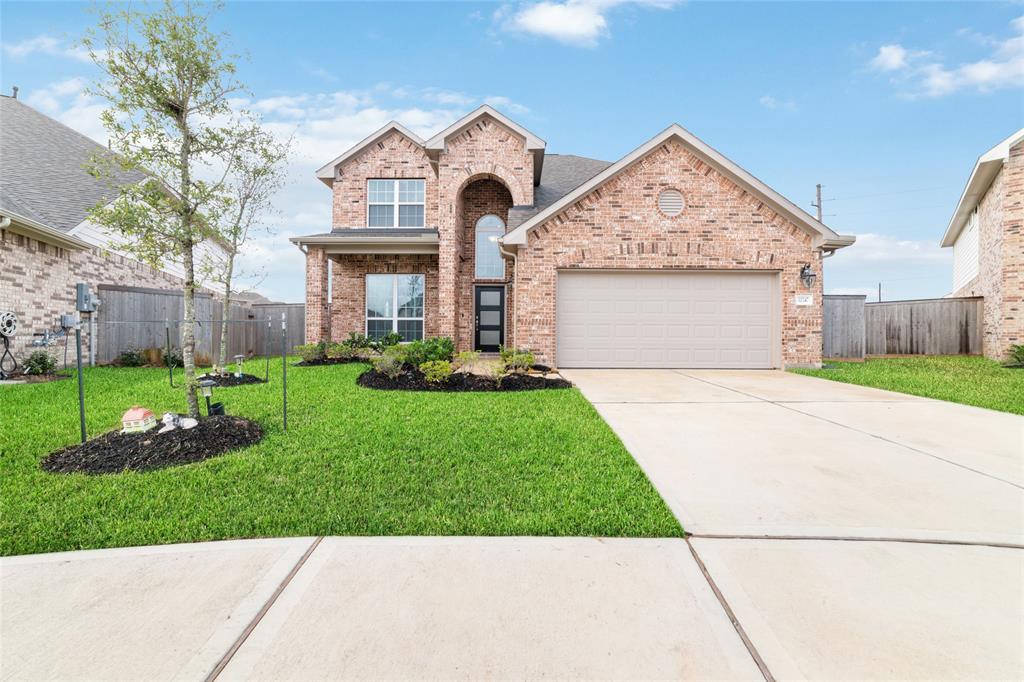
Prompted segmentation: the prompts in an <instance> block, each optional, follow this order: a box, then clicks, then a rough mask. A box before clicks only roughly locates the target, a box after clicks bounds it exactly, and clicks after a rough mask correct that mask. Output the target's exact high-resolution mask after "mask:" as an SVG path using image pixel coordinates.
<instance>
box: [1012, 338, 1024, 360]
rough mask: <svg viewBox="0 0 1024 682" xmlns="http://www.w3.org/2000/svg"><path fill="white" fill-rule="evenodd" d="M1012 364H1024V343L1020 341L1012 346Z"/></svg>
mask: <svg viewBox="0 0 1024 682" xmlns="http://www.w3.org/2000/svg"><path fill="white" fill-rule="evenodd" d="M1009 357H1010V364H1012V365H1024V344H1021V343H1018V344H1014V345H1012V346H1010V353H1009Z"/></svg>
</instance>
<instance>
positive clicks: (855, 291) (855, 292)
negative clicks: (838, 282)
mask: <svg viewBox="0 0 1024 682" xmlns="http://www.w3.org/2000/svg"><path fill="white" fill-rule="evenodd" d="M825 293H826V294H827V295H838V296H866V297H867V299H868V300H869V301H872V300H874V298H873V297H875V296H877V295H878V289H872V288H871V287H828V291H826V292H825Z"/></svg>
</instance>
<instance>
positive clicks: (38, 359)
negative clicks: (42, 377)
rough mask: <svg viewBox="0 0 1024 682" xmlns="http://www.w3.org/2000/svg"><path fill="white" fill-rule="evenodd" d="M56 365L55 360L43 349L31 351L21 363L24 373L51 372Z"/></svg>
mask: <svg viewBox="0 0 1024 682" xmlns="http://www.w3.org/2000/svg"><path fill="white" fill-rule="evenodd" d="M56 366H57V362H56V361H55V360H54V359H53V358H52V357H50V354H49V353H47V352H46V351H45V350H37V351H32V354H31V355H29V356H28V358H27V359H26V360H25V362H24V363H22V368H23V369H24V370H25V374H53V369H54V368H55V367H56Z"/></svg>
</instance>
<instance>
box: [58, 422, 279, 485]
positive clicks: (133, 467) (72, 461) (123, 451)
mask: <svg viewBox="0 0 1024 682" xmlns="http://www.w3.org/2000/svg"><path fill="white" fill-rule="evenodd" d="M159 426H160V425H159V424H157V426H156V427H154V428H153V429H151V430H150V431H147V432H145V433H124V434H123V433H120V432H119V431H111V432H110V433H106V434H104V435H102V436H99V437H98V438H93V439H92V440H89V441H86V442H85V443H81V444H79V445H72V446H70V447H66V448H64V449H62V450H57V451H56V452H52V453H50V454H49V455H47V457H46V458H45V459H44V460H43V462H42V467H43V469H45V470H46V471H49V472H51V473H55V474H70V473H83V474H116V473H120V472H122V471H152V470H154V469H163V468H165V467H171V466H178V465H181V464H191V463H192V462H201V461H203V460H204V459H209V458H210V457H216V456H218V455H223V454H224V453H226V452H229V451H231V450H237V449H238V448H244V447H247V446H249V445H253V444H254V443H258V442H259V441H260V440H262V439H263V427H261V426H260V425H259V424H257V423H256V422H254V421H251V420H249V419H244V418H242V417H231V416H215V417H204V418H202V419H200V420H199V425H198V426H196V427H195V428H192V429H188V430H185V429H175V430H174V431H168V432H167V433H157V430H158V429H159Z"/></svg>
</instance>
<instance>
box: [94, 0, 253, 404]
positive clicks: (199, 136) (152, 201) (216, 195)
mask: <svg viewBox="0 0 1024 682" xmlns="http://www.w3.org/2000/svg"><path fill="white" fill-rule="evenodd" d="M213 9H217V6H215V5H209V4H199V3H196V2H192V1H191V0H185V1H184V2H170V0H165V2H164V3H163V4H162V5H160V6H158V7H157V8H155V9H154V10H153V11H151V12H148V13H144V12H139V11H137V10H136V9H134V8H132V7H130V6H129V7H128V8H126V9H116V10H115V9H108V10H104V11H102V12H101V13H100V20H99V24H98V26H97V27H96V28H95V29H94V30H93V31H91V32H90V33H89V34H88V35H87V37H86V38H85V39H84V40H83V44H84V46H85V47H86V48H87V49H88V50H89V54H90V56H91V57H92V59H93V61H94V62H95V63H96V64H97V66H99V67H100V69H101V70H102V71H103V74H104V79H103V80H101V81H100V82H98V83H97V84H96V85H95V86H94V87H93V88H92V89H91V92H92V93H93V94H96V95H99V96H101V97H102V98H104V99H105V100H106V101H107V103H108V108H107V110H106V111H104V113H103V115H102V120H103V124H104V126H105V128H106V130H107V132H108V134H109V139H110V148H111V150H112V151H114V152H115V155H111V156H109V157H107V158H106V160H105V161H104V160H103V159H98V160H97V163H96V166H95V168H94V171H93V172H95V173H96V174H103V173H104V172H105V171H104V168H103V166H104V164H105V163H110V162H111V161H110V159H116V163H117V164H118V165H120V166H121V168H122V169H123V170H132V169H135V170H138V171H141V172H142V173H143V174H144V175H145V176H146V179H145V180H143V181H141V182H138V183H135V184H128V185H122V186H120V187H118V192H119V195H118V197H117V199H116V200H115V201H113V202H111V203H110V204H107V205H105V206H98V207H96V208H95V209H94V210H93V211H92V214H91V217H92V219H93V220H94V221H95V222H97V223H98V224H100V225H102V226H104V227H107V228H108V229H110V230H111V231H112V232H114V233H115V234H117V235H119V236H120V237H121V241H122V243H120V244H118V246H119V247H120V248H123V249H125V250H127V251H128V252H130V253H132V254H133V255H135V256H137V257H139V258H141V259H142V260H144V261H146V262H149V263H150V264H153V265H157V264H158V263H160V262H161V261H163V260H164V259H167V258H170V259H173V260H175V261H177V262H179V263H181V265H182V266H183V268H184V272H185V276H184V284H183V287H182V288H183V294H184V303H185V306H184V307H185V313H184V321H183V324H182V328H181V332H182V341H181V344H182V357H183V361H184V362H183V364H184V369H185V382H184V386H185V395H186V399H187V402H188V413H189V415H191V416H193V417H196V416H198V415H199V402H198V399H197V397H196V385H197V382H196V367H195V293H196V267H197V264H196V255H197V252H196V247H197V246H198V245H200V244H201V243H202V242H204V241H207V240H210V239H212V238H214V237H215V236H216V235H217V230H218V226H219V225H221V221H222V216H223V213H224V212H225V211H226V210H227V209H228V208H229V207H230V203H231V200H230V193H229V192H228V191H227V185H226V182H227V177H228V175H229V174H230V172H231V171H232V169H233V166H234V163H235V161H236V159H237V157H238V155H239V153H240V150H241V149H243V147H244V146H245V145H246V144H249V143H250V140H249V139H248V136H251V133H252V131H251V129H250V128H249V126H245V125H239V123H238V120H237V118H238V116H239V114H238V113H237V112H234V111H233V110H232V107H231V100H232V98H234V97H239V96H241V94H242V92H243V89H242V86H241V84H240V83H239V82H238V81H237V80H236V77H235V71H236V69H235V64H234V58H233V57H232V56H230V55H226V54H225V53H224V52H223V51H222V50H223V47H222V46H223V43H224V36H223V35H220V34H215V33H213V32H212V31H211V29H210V27H209V22H210V15H209V14H207V13H206V11H207V10H210V11H212V10H213ZM243 117H244V114H243ZM106 172H109V168H108V169H107V171H106Z"/></svg>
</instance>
